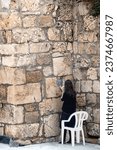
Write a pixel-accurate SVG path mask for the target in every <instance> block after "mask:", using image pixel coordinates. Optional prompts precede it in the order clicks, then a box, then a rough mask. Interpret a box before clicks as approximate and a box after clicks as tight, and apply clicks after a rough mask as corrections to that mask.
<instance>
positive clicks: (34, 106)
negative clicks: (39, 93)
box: [24, 102, 39, 112]
mask: <svg viewBox="0 0 117 150" xmlns="http://www.w3.org/2000/svg"><path fill="white" fill-rule="evenodd" d="M24 108H25V110H26V112H32V111H33V112H34V111H38V109H39V107H38V103H37V102H35V103H31V104H25V105H24Z"/></svg>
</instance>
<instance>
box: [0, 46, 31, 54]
mask: <svg viewBox="0 0 117 150" xmlns="http://www.w3.org/2000/svg"><path fill="white" fill-rule="evenodd" d="M28 49H29V47H28V44H2V45H0V54H1V55H13V54H28V53H29V50H28Z"/></svg>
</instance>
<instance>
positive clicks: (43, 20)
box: [38, 15, 54, 27]
mask: <svg viewBox="0 0 117 150" xmlns="http://www.w3.org/2000/svg"><path fill="white" fill-rule="evenodd" d="M38 25H39V27H52V26H53V25H54V19H53V18H52V17H51V16H49V15H42V16H40V17H39V18H38Z"/></svg>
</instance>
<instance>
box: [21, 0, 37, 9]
mask: <svg viewBox="0 0 117 150" xmlns="http://www.w3.org/2000/svg"><path fill="white" fill-rule="evenodd" d="M39 3H40V0H20V4H21V11H24V12H25V11H29V12H35V11H39Z"/></svg>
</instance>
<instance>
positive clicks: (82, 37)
mask: <svg viewBox="0 0 117 150" xmlns="http://www.w3.org/2000/svg"><path fill="white" fill-rule="evenodd" d="M78 40H79V42H97V33H96V32H93V31H92V32H84V33H80V34H79V35H78Z"/></svg>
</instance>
